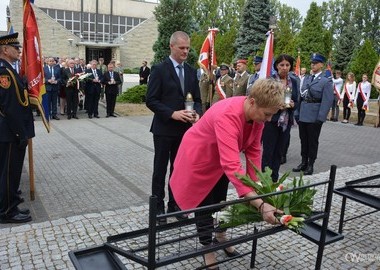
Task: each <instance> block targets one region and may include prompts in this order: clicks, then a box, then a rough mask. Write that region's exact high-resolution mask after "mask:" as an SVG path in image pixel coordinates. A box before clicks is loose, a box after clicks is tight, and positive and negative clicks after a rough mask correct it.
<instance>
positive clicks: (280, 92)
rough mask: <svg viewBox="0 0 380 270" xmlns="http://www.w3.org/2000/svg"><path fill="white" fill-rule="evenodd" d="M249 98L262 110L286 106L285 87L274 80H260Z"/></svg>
mask: <svg viewBox="0 0 380 270" xmlns="http://www.w3.org/2000/svg"><path fill="white" fill-rule="evenodd" d="M249 98H254V99H255V102H256V104H257V106H259V107H261V108H271V107H281V106H282V105H283V104H284V86H283V85H282V83H281V82H279V81H276V80H275V79H273V78H269V79H258V80H257V81H255V83H254V84H253V85H252V87H251V90H250V92H249Z"/></svg>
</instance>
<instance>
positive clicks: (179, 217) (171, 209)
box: [167, 206, 189, 221]
mask: <svg viewBox="0 0 380 270" xmlns="http://www.w3.org/2000/svg"><path fill="white" fill-rule="evenodd" d="M180 211H181V209H179V207H178V206H174V207H168V211H167V213H168V214H169V213H175V212H180ZM174 217H175V218H176V219H177V220H178V221H180V220H184V219H188V218H189V217H188V216H187V215H185V214H177V215H175V216H174Z"/></svg>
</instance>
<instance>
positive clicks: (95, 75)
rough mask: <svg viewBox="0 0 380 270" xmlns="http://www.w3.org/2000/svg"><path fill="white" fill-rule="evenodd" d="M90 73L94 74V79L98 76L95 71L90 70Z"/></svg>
mask: <svg viewBox="0 0 380 270" xmlns="http://www.w3.org/2000/svg"><path fill="white" fill-rule="evenodd" d="M92 73H93V74H94V78H96V77H97V76H98V74H97V73H96V70H95V69H93V70H92Z"/></svg>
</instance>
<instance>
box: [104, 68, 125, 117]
mask: <svg viewBox="0 0 380 270" xmlns="http://www.w3.org/2000/svg"><path fill="white" fill-rule="evenodd" d="M114 68H115V65H114V64H113V63H109V64H108V71H107V72H106V73H104V76H103V80H102V84H104V85H105V94H106V102H107V107H106V110H107V116H106V117H110V116H112V117H116V115H115V114H114V111H115V105H116V97H117V95H118V94H119V85H120V84H121V79H120V75H119V73H118V72H114V71H113V70H114Z"/></svg>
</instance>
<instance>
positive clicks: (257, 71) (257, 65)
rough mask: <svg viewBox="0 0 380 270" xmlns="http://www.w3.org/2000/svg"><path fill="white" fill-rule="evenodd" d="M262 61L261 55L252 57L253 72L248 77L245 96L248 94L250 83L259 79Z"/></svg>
mask: <svg viewBox="0 0 380 270" xmlns="http://www.w3.org/2000/svg"><path fill="white" fill-rule="evenodd" d="M262 62H263V58H262V57H261V56H257V55H256V56H255V57H254V58H253V64H254V65H255V73H253V74H251V75H250V76H249V79H248V84H247V93H246V94H247V96H248V95H249V92H250V90H251V88H252V85H253V84H254V83H255V81H257V80H258V79H259V76H260V69H261V63H262Z"/></svg>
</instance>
